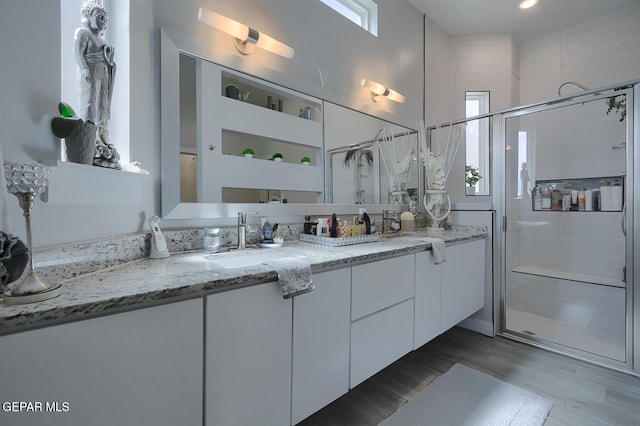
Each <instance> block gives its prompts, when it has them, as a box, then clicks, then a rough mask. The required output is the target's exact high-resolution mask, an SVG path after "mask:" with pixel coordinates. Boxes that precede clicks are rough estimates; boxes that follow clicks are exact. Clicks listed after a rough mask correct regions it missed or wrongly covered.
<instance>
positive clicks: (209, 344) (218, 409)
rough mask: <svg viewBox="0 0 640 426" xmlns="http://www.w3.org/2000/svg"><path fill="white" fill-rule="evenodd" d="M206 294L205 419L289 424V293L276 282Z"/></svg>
mask: <svg viewBox="0 0 640 426" xmlns="http://www.w3.org/2000/svg"><path fill="white" fill-rule="evenodd" d="M206 299H207V300H206V320H205V324H206V326H205V327H206V337H205V340H206V355H205V356H206V361H205V383H206V387H205V407H206V412H205V424H207V425H212V426H213V425H259V424H262V425H287V424H289V423H290V421H291V326H292V323H291V319H292V301H291V299H283V298H282V294H281V293H280V287H279V285H278V283H276V282H273V283H266V284H259V285H254V286H250V287H244V288H240V289H237V290H232V291H226V292H222V293H217V294H212V295H210V296H206ZM176 424H178V423H176Z"/></svg>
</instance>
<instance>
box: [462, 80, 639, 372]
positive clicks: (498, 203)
mask: <svg viewBox="0 0 640 426" xmlns="http://www.w3.org/2000/svg"><path fill="white" fill-rule="evenodd" d="M613 91H615V95H616V96H617V95H622V94H624V95H626V96H627V117H626V123H625V132H626V142H627V151H626V164H625V166H626V187H625V200H626V203H625V206H626V227H627V230H628V232H627V236H626V239H625V249H626V259H625V264H626V282H627V284H628V285H627V286H626V295H625V311H626V312H625V333H626V336H625V354H626V356H625V361H624V362H622V361H615V360H611V359H609V358H605V357H602V356H598V355H593V354H589V353H586V352H583V351H580V350H577V349H573V348H568V347H567V346H563V345H560V344H557V343H552V342H549V341H544V340H541V339H536V338H535V337H532V336H528V335H525V334H521V333H517V332H513V331H509V330H507V329H506V324H504V319H505V318H506V300H505V294H506V285H507V273H506V230H507V227H508V226H509V224H508V223H507V210H506V195H505V190H506V182H505V161H506V155H505V150H506V147H507V140H506V123H507V119H509V118H513V117H518V116H523V115H526V114H531V113H536V112H542V111H548V110H553V109H557V108H563V107H567V106H571V105H577V104H581V103H584V102H586V101H592V100H597V99H600V98H601V99H606V98H609V97H611V95H612V94H613V93H612V92H613ZM639 104H640V80H635V81H630V82H625V83H619V84H615V85H611V86H606V87H601V88H597V89H593V90H588V91H584V92H580V93H577V94H571V95H566V96H561V97H558V98H555V99H551V100H547V101H542V102H539V103H536V104H529V105H523V106H519V107H515V108H512V109H508V110H504V111H499V112H496V113H491V114H485V117H491V124H492V144H493V154H492V169H493V170H492V172H493V179H492V191H491V193H492V202H493V205H494V208H495V209H496V217H497V218H498V226H496V228H495V235H494V245H495V247H494V249H495V251H496V255H495V256H494V318H495V321H496V324H495V327H496V330H497V334H498V335H501V336H503V337H506V338H509V339H513V340H517V341H521V342H523V343H527V344H530V345H534V346H538V347H541V348H544V349H547V350H550V351H554V352H558V353H561V354H563V355H567V356H570V357H574V358H577V359H581V360H584V361H587V362H591V363H594V364H598V365H602V366H604V367H607V368H612V369H615V370H619V371H623V372H626V373H631V374H635V375H640V290H639V291H634V287H635V282H634V270H635V264H636V262H634V259H635V254H634V246H635V245H636V244H640V232H639V231H638V230H637V229H636V227H635V226H634V224H640V207H638V205H637V203H638V202H639V200H640V185H635V184H634V181H635V177H634V176H635V175H634V171H635V170H640V150H636V149H634V148H635V146H637V144H638V143H639V141H640V125H639V123H640V119H639V117H638V116H639V111H640V106H639ZM603 109H604V108H603ZM603 113H604V111H603ZM477 118H479V117H472V118H471V119H477ZM638 247H640V245H638Z"/></svg>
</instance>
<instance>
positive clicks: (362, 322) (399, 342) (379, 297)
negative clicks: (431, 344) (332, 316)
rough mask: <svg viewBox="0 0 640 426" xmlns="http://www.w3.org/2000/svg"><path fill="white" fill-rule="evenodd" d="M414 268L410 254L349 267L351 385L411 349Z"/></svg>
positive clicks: (359, 381)
mask: <svg viewBox="0 0 640 426" xmlns="http://www.w3.org/2000/svg"><path fill="white" fill-rule="evenodd" d="M414 268H415V255H413V254H412V255H406V256H401V257H394V258H391V259H385V260H380V261H376V262H372V263H367V264H364V265H358V266H354V267H353V268H352V274H351V287H352V289H351V320H352V323H351V357H350V359H351V373H350V379H349V385H350V387H352V388H353V387H355V386H356V385H358V384H359V383H361V382H362V381H364V380H365V379H367V378H368V377H370V376H372V375H373V374H375V373H377V372H378V371H380V370H382V369H383V368H385V367H386V366H388V365H389V364H391V363H392V362H393V361H395V360H397V359H398V358H400V357H402V356H403V355H405V354H406V353H408V352H410V351H411V349H412V348H413V295H414V279H415V278H414Z"/></svg>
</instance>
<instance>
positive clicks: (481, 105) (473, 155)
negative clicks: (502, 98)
mask: <svg viewBox="0 0 640 426" xmlns="http://www.w3.org/2000/svg"><path fill="white" fill-rule="evenodd" d="M465 99H466V103H465V116H466V117H467V118H468V117H475V116H477V115H481V114H486V113H488V112H489V92H466V96H465ZM466 135H467V139H466V150H465V154H466V155H465V161H466V163H465V165H467V166H473V167H477V168H478V170H479V172H480V176H482V179H480V180H479V181H478V183H477V184H476V185H475V186H474V188H475V189H474V190H473V193H469V192H468V190H467V195H489V118H482V119H479V120H473V121H469V122H468V123H467V134H466Z"/></svg>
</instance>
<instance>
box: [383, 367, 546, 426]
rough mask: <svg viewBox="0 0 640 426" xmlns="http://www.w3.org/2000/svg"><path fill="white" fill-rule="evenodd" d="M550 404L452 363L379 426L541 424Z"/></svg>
mask: <svg viewBox="0 0 640 426" xmlns="http://www.w3.org/2000/svg"><path fill="white" fill-rule="evenodd" d="M552 407H553V403H552V402H551V401H549V400H548V399H545V398H542V397H541V396H539V395H536V394H534V393H532V392H529V391H527V390H524V389H521V388H519V387H517V386H514V385H511V384H509V383H506V382H503V381H501V380H498V379H496V378H494V377H492V376H489V375H487V374H485V373H482V372H480V371H477V370H474V369H472V368H469V367H466V366H464V365H462V364H455V365H454V366H453V367H451V369H450V370H449V371H447V372H446V373H445V374H443V375H442V376H439V377H437V378H436V379H435V380H434V381H433V382H431V383H430V384H429V385H428V386H427V387H425V388H424V389H423V390H422V391H420V393H418V394H417V395H416V396H415V397H414V398H413V399H411V400H410V401H409V402H408V403H407V404H405V405H403V406H402V407H400V408H399V409H398V410H397V411H395V412H394V413H393V414H391V416H389V417H388V418H387V419H385V420H384V421H383V422H382V423H380V424H381V425H385V426H401V425H405V426H426V425H437V426H445V425H451V426H453V425H455V426H459V425H478V426H495V425H510V426H516V425H526V426H534V425H542V424H544V422H545V420H546V419H547V416H548V415H549V412H550V411H551V408H552Z"/></svg>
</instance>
